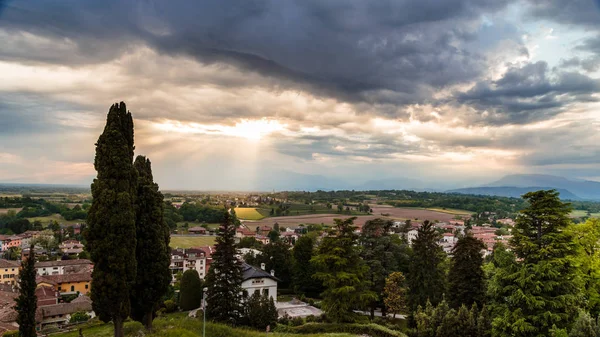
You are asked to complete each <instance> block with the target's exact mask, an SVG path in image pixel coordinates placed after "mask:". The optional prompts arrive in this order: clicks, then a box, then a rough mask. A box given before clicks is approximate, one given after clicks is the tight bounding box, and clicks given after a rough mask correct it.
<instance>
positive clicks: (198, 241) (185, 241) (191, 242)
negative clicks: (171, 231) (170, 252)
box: [169, 235, 216, 248]
mask: <svg viewBox="0 0 600 337" xmlns="http://www.w3.org/2000/svg"><path fill="white" fill-rule="evenodd" d="M215 238H216V237H214V236H194V235H186V236H171V243H170V244H169V245H170V246H171V248H191V247H203V246H212V245H213V244H215Z"/></svg>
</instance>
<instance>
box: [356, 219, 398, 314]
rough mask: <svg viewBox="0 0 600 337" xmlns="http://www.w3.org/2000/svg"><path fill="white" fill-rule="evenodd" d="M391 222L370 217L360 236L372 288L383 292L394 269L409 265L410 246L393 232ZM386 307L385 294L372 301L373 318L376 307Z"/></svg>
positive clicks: (363, 257)
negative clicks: (391, 231)
mask: <svg viewBox="0 0 600 337" xmlns="http://www.w3.org/2000/svg"><path fill="white" fill-rule="evenodd" d="M392 225H393V223H392V221H389V220H383V219H374V220H369V221H367V222H366V223H365V225H364V226H363V228H362V233H361V235H360V236H359V243H360V246H361V251H360V256H361V257H362V259H363V260H364V261H365V263H366V264H367V266H369V272H368V274H367V275H368V276H367V278H368V280H369V281H370V284H371V291H373V292H374V293H375V294H382V293H383V289H384V287H385V280H386V278H387V277H388V276H389V275H390V274H391V273H392V272H395V271H400V270H402V271H406V269H407V265H408V260H409V258H408V245H407V244H406V243H403V242H402V241H401V240H400V238H399V237H398V236H396V235H394V236H392V235H390V229H391V228H392ZM377 307H383V308H384V312H385V306H384V304H383V297H382V296H380V295H378V296H377V298H376V299H375V300H373V301H371V303H369V308H370V309H371V319H373V318H374V317H375V309H376V308H377Z"/></svg>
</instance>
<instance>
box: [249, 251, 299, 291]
mask: <svg viewBox="0 0 600 337" xmlns="http://www.w3.org/2000/svg"><path fill="white" fill-rule="evenodd" d="M261 251H262V254H259V255H257V256H256V261H255V262H256V264H257V265H260V264H261V263H264V264H265V269H266V270H267V271H271V270H273V271H275V276H276V277H277V278H278V279H279V280H280V281H279V282H278V285H277V287H278V288H280V289H288V288H289V286H290V283H291V279H292V271H291V267H292V253H291V252H290V246H288V245H287V244H285V243H284V242H282V241H275V242H273V241H271V242H270V243H269V244H268V245H264V246H263V247H262V248H261Z"/></svg>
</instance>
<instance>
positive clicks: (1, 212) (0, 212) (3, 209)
mask: <svg viewBox="0 0 600 337" xmlns="http://www.w3.org/2000/svg"><path fill="white" fill-rule="evenodd" d="M21 209H22V208H0V214H6V213H8V212H9V211H15V213H19V211H20V210H21Z"/></svg>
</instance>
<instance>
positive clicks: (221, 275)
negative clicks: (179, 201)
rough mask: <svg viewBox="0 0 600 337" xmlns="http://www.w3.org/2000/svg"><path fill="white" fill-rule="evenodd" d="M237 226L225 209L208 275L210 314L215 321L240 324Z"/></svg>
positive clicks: (240, 272)
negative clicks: (236, 245) (236, 244)
mask: <svg viewBox="0 0 600 337" xmlns="http://www.w3.org/2000/svg"><path fill="white" fill-rule="evenodd" d="M236 254H237V251H236V247H235V223H234V217H233V215H232V214H231V213H230V212H229V211H228V210H225V213H224V214H223V222H222V223H221V226H220V228H219V235H218V237H217V244H216V245H215V252H214V253H213V254H212V257H213V261H212V264H211V266H210V269H209V270H208V275H207V276H206V283H207V287H208V294H207V298H206V302H207V304H206V305H207V308H206V315H207V316H208V317H209V318H211V319H212V320H214V321H217V322H222V323H227V324H231V325H236V324H238V323H239V322H240V319H242V315H243V310H242V303H241V302H242V295H241V293H242V281H243V278H242V277H243V276H242V267H241V261H240V260H238V259H237V258H236V257H235V255H236Z"/></svg>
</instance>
